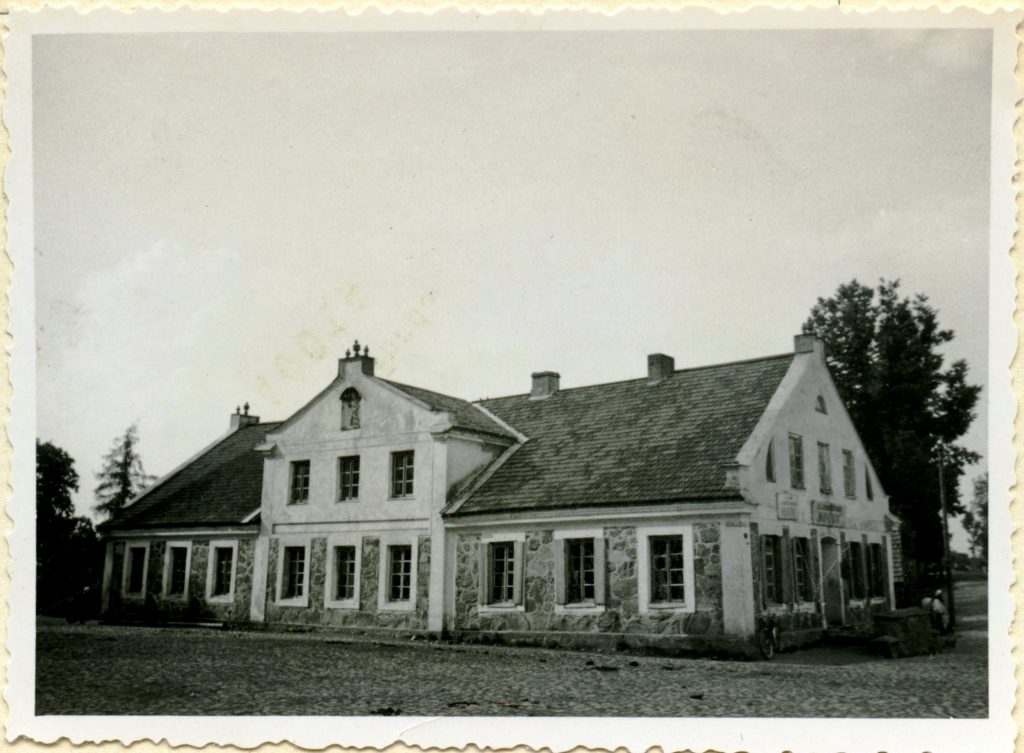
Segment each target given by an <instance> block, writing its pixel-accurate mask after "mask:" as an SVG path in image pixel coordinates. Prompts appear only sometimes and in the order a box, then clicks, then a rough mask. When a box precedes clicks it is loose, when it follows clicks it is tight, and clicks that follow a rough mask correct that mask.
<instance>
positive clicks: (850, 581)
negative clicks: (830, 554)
mask: <svg viewBox="0 0 1024 753" xmlns="http://www.w3.org/2000/svg"><path fill="white" fill-rule="evenodd" d="M843 570H844V572H843V580H845V581H846V583H847V585H848V586H849V591H848V593H849V598H851V599H863V598H864V596H865V589H864V548H863V547H862V546H861V544H860V542H859V541H851V542H849V543H848V544H847V545H846V557H845V558H844V559H843Z"/></svg>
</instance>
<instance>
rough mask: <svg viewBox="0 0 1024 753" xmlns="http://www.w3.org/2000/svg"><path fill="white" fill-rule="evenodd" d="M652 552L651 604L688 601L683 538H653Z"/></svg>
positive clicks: (651, 542)
mask: <svg viewBox="0 0 1024 753" xmlns="http://www.w3.org/2000/svg"><path fill="white" fill-rule="evenodd" d="M650 551H651V556H650V574H651V579H650V580H651V603H652V604H669V603H681V602H684V601H686V581H685V578H684V576H685V560H684V557H683V537H682V536H652V537H651V538H650Z"/></svg>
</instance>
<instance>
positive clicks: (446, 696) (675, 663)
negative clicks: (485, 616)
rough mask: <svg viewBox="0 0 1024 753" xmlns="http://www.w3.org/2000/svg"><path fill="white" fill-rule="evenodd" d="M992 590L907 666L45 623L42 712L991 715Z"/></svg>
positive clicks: (963, 598)
mask: <svg viewBox="0 0 1024 753" xmlns="http://www.w3.org/2000/svg"><path fill="white" fill-rule="evenodd" d="M984 589H985V584H984V583H983V582H982V583H977V584H972V583H967V584H963V587H962V588H958V596H959V597H960V599H959V600H958V603H957V606H958V608H959V609H958V616H959V619H960V632H959V637H958V641H957V644H956V646H955V648H952V649H950V650H948V651H945V652H943V653H941V654H939V655H937V656H934V657H928V656H922V657H913V658H907V659H899V660H888V659H881V658H876V657H874V656H872V655H870V654H869V653H867V652H866V651H864V650H858V649H850V648H836V647H827V646H821V647H816V648H811V649H808V650H804V651H799V652H793V653H789V654H782V655H780V656H777V657H776V659H775V660H773V661H770V662H737V661H720V660H712V659H693V658H662V657H646V656H634V655H630V654H622V653H615V654H600V653H584V652H576V651H559V650H551V649H531V648H504V647H485V646H467V645H445V644H435V643H432V642H423V641H415V642H412V641H405V642H401V641H394V642H380V641H374V640H372V639H369V638H366V637H360V638H349V637H346V636H341V635H332V634H326V633H307V634H294V633H252V632H236V631H222V630H208V629H196V628H187V629H181V628H176V629H175V628H142V627H120V626H103V625H92V624H90V625H85V626H69V625H63V624H54V623H51V624H41V625H40V626H39V628H38V630H37V692H36V704H37V713H39V714H188V715H210V714H218V715H237V714H243V715H262V714H284V715H291V714H309V715H315V714H329V715H340V716H344V715H369V714H385V715H390V714H395V715H397V714H402V715H454V714H463V715H474V716H481V715H484V716H489V715H539V716H673V717H680V716H682V717H685V716H782V717H909V718H917V717H930V718H943V717H974V718H978V717H985V716H987V714H988V700H987V680H988V673H987V633H986V623H985V621H984V611H985V603H986V602H985V598H984V597H985V591H984Z"/></svg>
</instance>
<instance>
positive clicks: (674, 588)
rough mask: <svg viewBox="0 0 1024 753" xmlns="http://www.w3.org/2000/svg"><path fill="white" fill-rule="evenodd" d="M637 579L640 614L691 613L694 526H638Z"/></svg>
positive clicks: (693, 605)
mask: <svg viewBox="0 0 1024 753" xmlns="http://www.w3.org/2000/svg"><path fill="white" fill-rule="evenodd" d="M636 538H637V541H636V543H637V565H638V567H637V576H638V579H639V580H638V583H637V585H638V586H639V587H638V589H637V591H638V593H639V597H640V613H641V614H651V613H652V612H662V611H666V610H667V611H676V612H693V611H695V609H696V607H697V604H696V600H695V594H694V578H693V526H692V525H691V524H689V523H680V524H676V525H664V526H638V527H637V529H636Z"/></svg>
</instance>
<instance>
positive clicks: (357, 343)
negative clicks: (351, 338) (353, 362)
mask: <svg viewBox="0 0 1024 753" xmlns="http://www.w3.org/2000/svg"><path fill="white" fill-rule="evenodd" d="M352 350H354V351H355V354H356V356H358V355H359V340H358V339H357V340H356V341H355V342H354V343H352Z"/></svg>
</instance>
